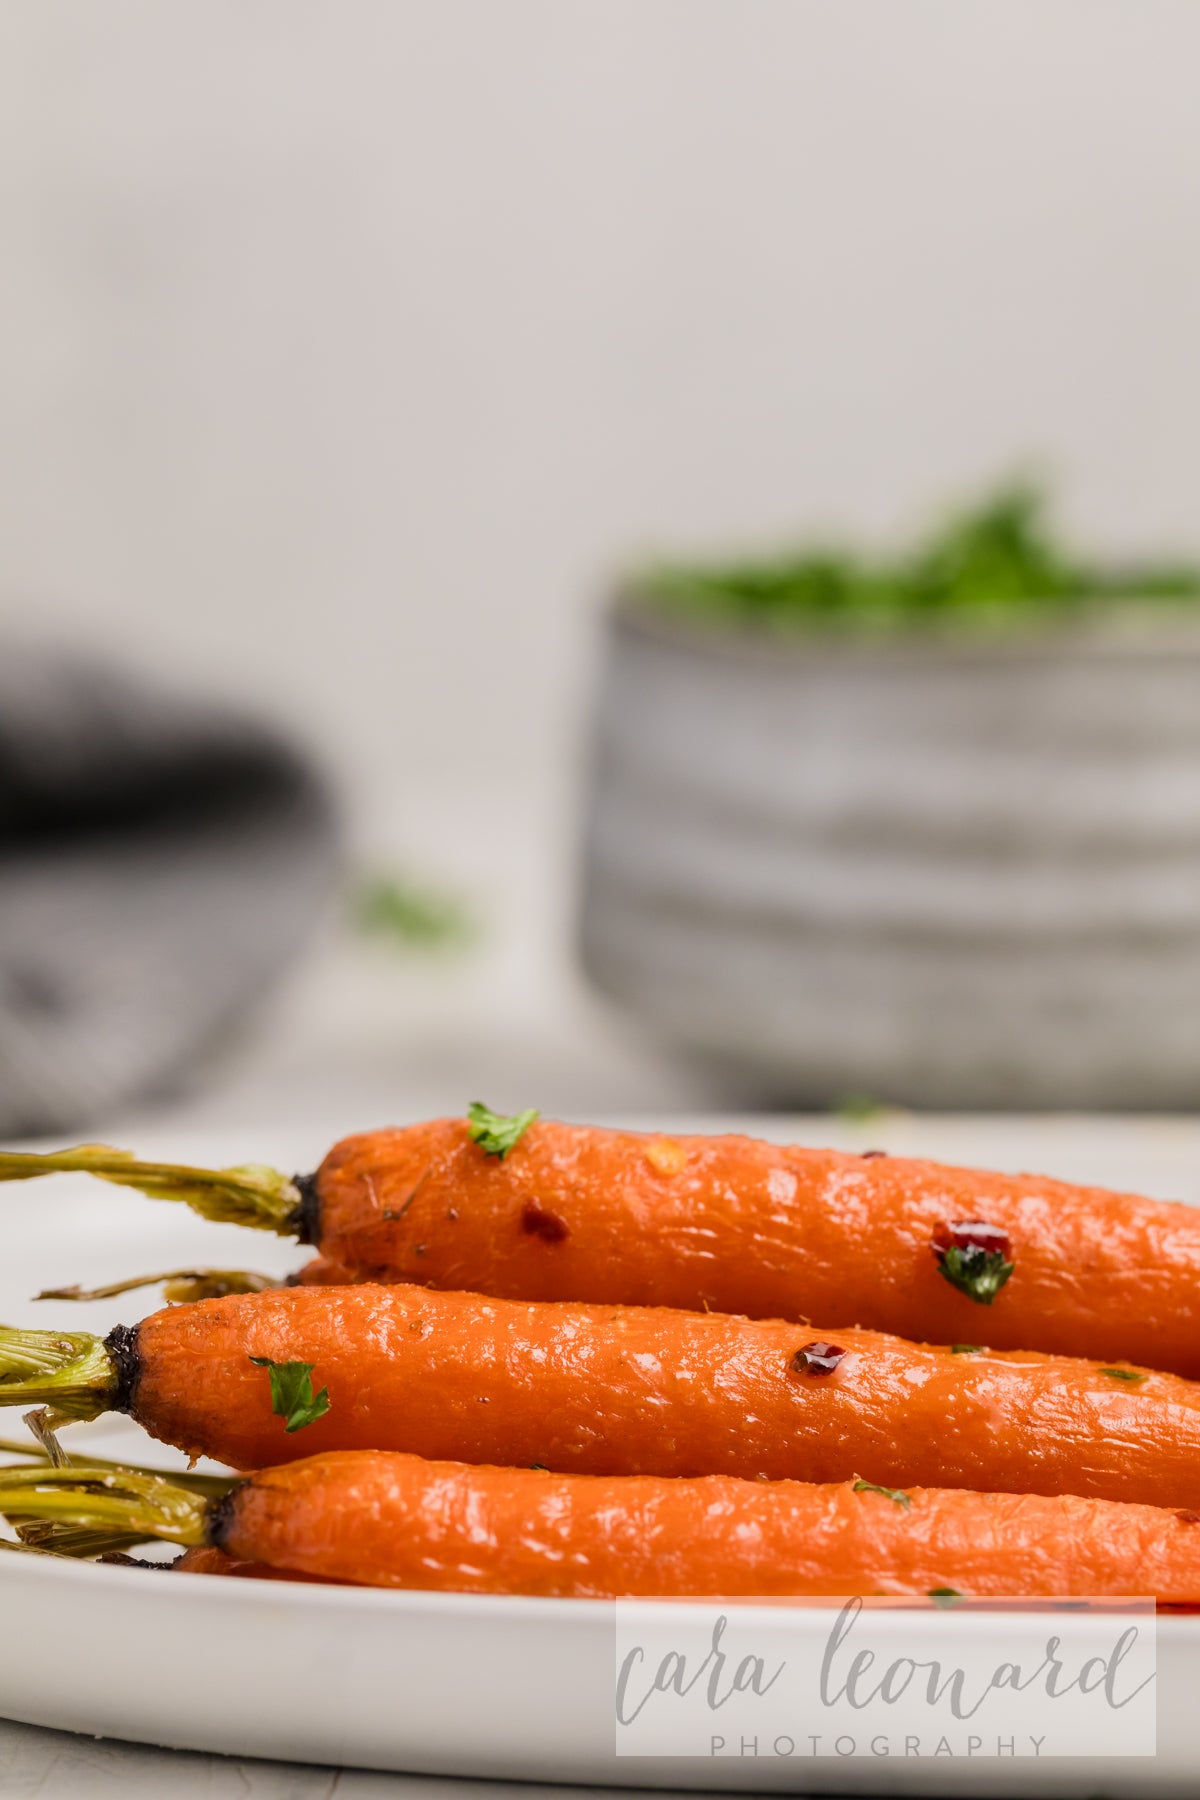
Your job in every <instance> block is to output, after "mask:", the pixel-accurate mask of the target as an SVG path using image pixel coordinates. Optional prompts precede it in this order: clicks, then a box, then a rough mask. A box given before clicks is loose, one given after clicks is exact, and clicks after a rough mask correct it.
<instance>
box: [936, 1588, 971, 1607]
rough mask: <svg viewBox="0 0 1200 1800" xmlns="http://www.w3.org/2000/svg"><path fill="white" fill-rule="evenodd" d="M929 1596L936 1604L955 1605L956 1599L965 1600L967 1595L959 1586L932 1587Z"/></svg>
mask: <svg viewBox="0 0 1200 1800" xmlns="http://www.w3.org/2000/svg"><path fill="white" fill-rule="evenodd" d="M928 1598H929V1599H930V1600H932V1601H933V1603H934V1605H935V1606H953V1605H954V1602H955V1601H956V1600H965V1599H966V1595H965V1594H960V1593H959V1591H958V1589H957V1588H930V1590H929V1595H928Z"/></svg>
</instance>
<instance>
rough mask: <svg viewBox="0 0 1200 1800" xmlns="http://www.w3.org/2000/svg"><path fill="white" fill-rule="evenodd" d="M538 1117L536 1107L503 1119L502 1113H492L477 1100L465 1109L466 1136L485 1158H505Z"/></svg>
mask: <svg viewBox="0 0 1200 1800" xmlns="http://www.w3.org/2000/svg"><path fill="white" fill-rule="evenodd" d="M537 1117H538V1110H537V1107H536V1106H531V1107H530V1109H529V1111H528V1112H522V1113H513V1114H512V1115H511V1117H507V1118H506V1117H505V1115H504V1114H503V1113H494V1112H492V1111H491V1110H490V1109H489V1108H488V1107H486V1106H484V1105H483V1103H482V1102H481V1101H479V1100H472V1102H471V1104H470V1106H469V1107H468V1108H467V1118H468V1120H469V1121H470V1123H469V1124H468V1126H467V1136H468V1137H469V1138H470V1139H471V1140H472V1142H474V1143H476V1144H478V1145H479V1148H480V1149H481V1150H482V1151H483V1153H484V1155H485V1156H507V1155H508V1153H509V1151H510V1150H511V1149H512V1147H513V1145H514V1144H515V1143H516V1142H517V1140H518V1139H519V1138H521V1137H523V1136H524V1135H525V1133H526V1132H527V1131H528V1130H529V1127H530V1126H531V1125H532V1124H533V1121H534V1120H535V1119H536V1118H537Z"/></svg>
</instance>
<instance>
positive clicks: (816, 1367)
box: [792, 1342, 846, 1375]
mask: <svg viewBox="0 0 1200 1800" xmlns="http://www.w3.org/2000/svg"><path fill="white" fill-rule="evenodd" d="M845 1354H846V1352H845V1351H844V1350H843V1349H842V1347H841V1345H840V1344H823V1343H819V1342H818V1343H814V1344H805V1346H804V1348H803V1349H802V1350H797V1352H796V1354H795V1356H793V1358H792V1368H793V1369H794V1370H795V1371H796V1373H797V1375H832V1374H833V1371H834V1370H835V1369H836V1368H837V1366H838V1364H839V1363H840V1362H841V1360H842V1358H843V1356H845Z"/></svg>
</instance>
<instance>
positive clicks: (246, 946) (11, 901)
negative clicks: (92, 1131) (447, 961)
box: [0, 650, 337, 1137]
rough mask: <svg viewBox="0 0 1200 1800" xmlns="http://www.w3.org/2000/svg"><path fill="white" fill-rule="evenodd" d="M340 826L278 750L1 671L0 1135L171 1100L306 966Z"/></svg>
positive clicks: (216, 720)
mask: <svg viewBox="0 0 1200 1800" xmlns="http://www.w3.org/2000/svg"><path fill="white" fill-rule="evenodd" d="M336 863H337V834H336V828H335V821H334V814H333V808H332V805H331V802H330V799H329V796H328V794H327V792H326V789H325V787H324V785H323V783H322V782H321V780H320V779H319V778H318V777H317V776H316V775H315V774H314V772H313V771H312V770H311V769H310V768H309V766H308V764H307V763H306V762H305V760H304V759H303V758H302V757H301V756H299V755H298V754H297V753H296V752H295V751H294V750H293V749H292V748H291V747H290V746H288V745H287V744H285V743H283V742H281V741H280V740H279V739H278V738H276V737H275V736H274V735H273V734H272V733H271V732H270V731H269V730H265V729H263V728H262V727H260V726H259V725H257V724H255V723H253V722H251V721H249V720H246V719H244V718H241V717H238V716H236V715H235V714H233V713H231V712H226V711H225V710H223V709H221V708H217V707H211V708H210V707H207V706H205V705H203V704H200V703H197V702H195V701H193V700H190V699H182V698H180V697H179V696H178V695H176V694H173V693H169V692H157V691H154V690H153V689H152V688H151V687H149V686H146V685H143V684H140V683H138V682H135V681H133V680H129V679H126V678H125V677H123V676H122V675H120V674H118V673H116V672H114V671H112V670H110V669H107V668H103V667H98V666H91V665H88V664H86V663H84V662H82V661H80V662H72V661H68V660H66V659H62V658H58V657H54V656H49V655H41V654H35V653H30V652H28V651H23V650H22V651H17V652H13V651H9V650H5V651H3V653H0V1132H3V1133H4V1134H5V1135H6V1136H8V1137H14V1136H18V1135H21V1134H34V1133H37V1132H63V1131H68V1130H76V1129H78V1128H80V1127H86V1126H87V1125H89V1124H91V1123H93V1122H95V1121H98V1120H101V1119H102V1118H103V1117H104V1116H105V1115H106V1114H108V1113H110V1112H111V1111H112V1110H114V1109H116V1108H119V1107H123V1106H127V1105H129V1104H131V1103H133V1102H141V1101H147V1100H152V1099H153V1098H155V1097H156V1096H158V1095H161V1094H163V1093H165V1092H169V1091H171V1090H172V1089H173V1088H174V1087H175V1086H176V1085H177V1083H178V1081H179V1078H180V1077H181V1075H183V1074H184V1072H186V1071H187V1070H188V1069H189V1067H191V1066H192V1065H193V1064H194V1063H195V1062H196V1061H197V1060H198V1059H199V1058H200V1057H201V1056H202V1055H204V1054H205V1053H207V1052H209V1051H210V1050H211V1048H212V1047H213V1046H214V1045H215V1044H216V1043H217V1042H218V1041H219V1040H220V1039H221V1038H222V1036H223V1035H224V1034H225V1033H226V1032H228V1031H229V1029H230V1028H231V1027H232V1026H233V1025H234V1024H235V1022H236V1021H237V1020H238V1018H239V1017H240V1016H241V1015H242V1014H244V1013H245V1012H246V1011H247V1010H248V1009H250V1008H252V1007H253V1005H254V1003H255V1002H256V1001H257V1000H258V999H259V998H260V997H261V996H262V994H263V993H264V991H265V989H266V988H267V987H268V986H269V985H270V983H271V982H272V980H273V979H274V978H275V977H276V976H278V975H279V974H280V973H281V971H282V970H283V969H284V967H285V966H286V965H287V963H288V962H289V961H290V960H291V959H292V958H293V957H294V956H295V954H296V952H297V951H298V949H299V947H300V946H301V944H302V942H303V940H304V938H305V935H306V934H307V932H308V931H309V929H310V927H311V926H312V925H313V923H314V921H315V918H316V915H317V914H318V912H319V910H320V908H321V905H322V902H323V899H324V898H325V897H326V895H327V894H328V892H329V889H330V885H331V879H332V876H333V874H334V871H335V868H336Z"/></svg>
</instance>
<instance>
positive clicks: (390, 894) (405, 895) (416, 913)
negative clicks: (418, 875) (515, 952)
mask: <svg viewBox="0 0 1200 1800" xmlns="http://www.w3.org/2000/svg"><path fill="white" fill-rule="evenodd" d="M354 914H355V919H356V922H357V924H358V926H359V929H360V930H361V931H363V932H364V933H366V934H367V935H369V936H371V937H377V938H390V939H391V940H392V942H393V943H396V944H400V945H402V946H403V947H404V948H405V949H408V950H445V949H462V948H463V947H465V946H466V945H467V944H468V943H469V942H470V940H471V938H472V937H473V936H474V935H475V933H474V921H473V920H472V919H471V917H470V916H469V914H468V913H467V911H466V909H465V908H464V906H463V905H462V903H461V902H460V901H459V900H457V899H455V898H454V897H453V896H452V895H449V894H441V893H436V892H434V891H433V890H432V889H426V888H423V887H420V886H417V885H416V884H414V883H413V882H410V881H407V880H405V879H404V878H403V877H400V876H379V877H377V878H374V879H371V880H368V881H366V882H364V883H363V885H362V887H361V888H360V890H359V892H358V893H357V894H356V895H355V896H354Z"/></svg>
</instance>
